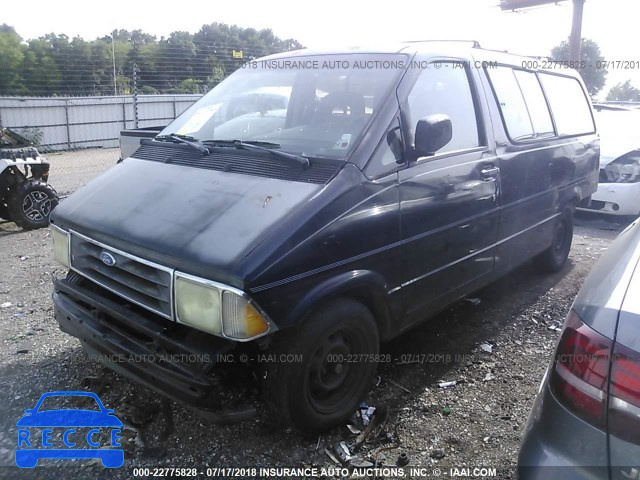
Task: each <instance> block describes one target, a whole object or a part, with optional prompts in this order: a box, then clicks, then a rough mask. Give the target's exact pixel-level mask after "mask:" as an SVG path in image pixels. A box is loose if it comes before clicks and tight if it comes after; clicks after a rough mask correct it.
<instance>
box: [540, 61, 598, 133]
mask: <svg viewBox="0 0 640 480" xmlns="http://www.w3.org/2000/svg"><path fill="white" fill-rule="evenodd" d="M538 76H539V78H540V81H541V83H542V87H543V88H544V92H545V94H546V96H547V99H548V100H549V105H550V106H551V113H552V114H553V119H554V120H555V123H556V129H557V131H558V135H561V136H563V135H580V134H586V133H593V132H595V124H594V123H593V117H592V115H591V107H590V104H589V99H588V98H587V96H586V95H585V92H584V90H583V89H582V86H581V85H580V82H578V80H576V79H575V78H572V77H563V76H560V75H553V74H550V73H539V74H538Z"/></svg>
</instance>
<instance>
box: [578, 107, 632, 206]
mask: <svg viewBox="0 0 640 480" xmlns="http://www.w3.org/2000/svg"><path fill="white" fill-rule="evenodd" d="M597 108H598V107H596V114H595V117H596V123H597V125H598V129H599V131H600V138H601V143H600V151H601V154H600V178H599V185H598V191H597V192H596V193H594V194H593V196H592V197H591V203H590V205H589V206H583V207H579V208H581V209H584V210H590V211H597V212H601V213H606V214H611V215H632V216H638V215H640V109H606V108H603V109H601V110H600V111H598V110H597Z"/></svg>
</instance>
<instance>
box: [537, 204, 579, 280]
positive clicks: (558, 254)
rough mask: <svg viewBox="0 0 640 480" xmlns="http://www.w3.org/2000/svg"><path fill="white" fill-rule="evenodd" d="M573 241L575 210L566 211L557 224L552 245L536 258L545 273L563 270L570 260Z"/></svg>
mask: <svg viewBox="0 0 640 480" xmlns="http://www.w3.org/2000/svg"><path fill="white" fill-rule="evenodd" d="M572 240H573V210H571V209H567V210H565V211H564V212H563V213H562V215H561V216H560V217H559V219H558V220H557V222H556V225H555V227H554V230H553V240H552V243H551V245H550V246H549V247H548V248H547V249H546V250H545V251H544V252H542V253H541V254H540V255H538V256H537V257H536V258H535V263H536V266H537V267H538V268H539V269H540V270H541V271H543V272H546V273H554V272H558V271H560V270H561V269H562V267H563V266H564V264H565V263H566V262H567V258H569V250H571V242H572Z"/></svg>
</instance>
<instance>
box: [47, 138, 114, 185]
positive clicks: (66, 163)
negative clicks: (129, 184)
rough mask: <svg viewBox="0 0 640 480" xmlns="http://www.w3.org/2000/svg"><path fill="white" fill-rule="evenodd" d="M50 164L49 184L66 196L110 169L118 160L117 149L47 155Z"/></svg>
mask: <svg viewBox="0 0 640 480" xmlns="http://www.w3.org/2000/svg"><path fill="white" fill-rule="evenodd" d="M46 157H47V160H49V163H50V164H51V171H50V174H49V183H51V185H53V188H55V189H56V190H57V192H58V193H59V194H60V195H67V194H68V193H70V192H73V191H74V190H77V189H78V188H80V187H81V186H83V185H85V184H87V183H88V182H89V181H91V180H93V179H94V178H95V177H97V176H98V175H100V174H101V173H102V172H104V171H106V170H107V169H109V168H111V167H112V166H113V165H115V164H116V162H117V161H118V158H120V149H119V148H91V149H85V150H75V151H71V152H60V153H47V154H46Z"/></svg>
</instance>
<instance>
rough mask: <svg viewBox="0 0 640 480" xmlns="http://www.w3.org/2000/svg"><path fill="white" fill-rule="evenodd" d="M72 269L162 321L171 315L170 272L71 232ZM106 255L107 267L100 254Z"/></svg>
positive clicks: (171, 274)
mask: <svg viewBox="0 0 640 480" xmlns="http://www.w3.org/2000/svg"><path fill="white" fill-rule="evenodd" d="M70 235H71V269H72V270H74V271H76V272H78V273H79V274H81V275H82V276H84V277H86V278H88V279H89V280H92V281H94V282H95V283H97V284H98V285H101V286H102V287H104V288H106V289H108V290H111V291H112V292H114V293H116V294H118V295H120V296H121V297H123V298H125V299H127V300H129V301H131V302H133V303H135V304H137V305H140V306H141V307H144V308H146V309H148V310H151V311H152V312H155V313H157V314H158V315H162V316H163V317H165V318H169V319H170V318H172V315H171V310H172V309H171V290H172V284H171V282H172V279H173V271H172V270H171V269H169V268H166V267H163V266H161V265H157V264H154V263H152V262H148V261H146V260H143V259H141V258H137V257H135V256H133V255H129V254H127V253H125V252H122V251H120V250H117V249H114V248H111V247H109V246H107V245H103V244H101V243H99V242H96V241H95V240H92V239H90V238H87V237H85V236H84V235H80V234H78V233H76V232H70ZM103 253H108V254H109V255H110V256H111V257H112V258H113V259H114V260H115V263H113V265H111V266H109V265H107V264H106V263H104V262H103V260H102V259H101V258H100V255H101V254H103Z"/></svg>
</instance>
